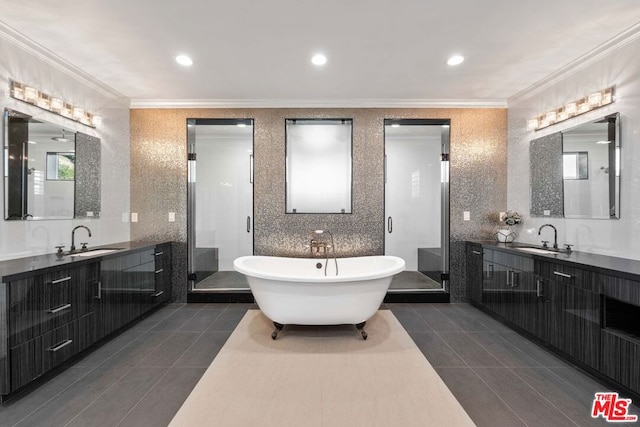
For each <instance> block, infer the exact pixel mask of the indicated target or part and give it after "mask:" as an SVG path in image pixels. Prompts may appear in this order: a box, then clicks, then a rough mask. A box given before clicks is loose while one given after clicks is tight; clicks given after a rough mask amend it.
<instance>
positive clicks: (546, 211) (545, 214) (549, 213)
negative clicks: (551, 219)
mask: <svg viewBox="0 0 640 427" xmlns="http://www.w3.org/2000/svg"><path fill="white" fill-rule="evenodd" d="M542 215H544V216H549V215H551V211H550V210H548V209H545V210H544V211H543V212H542Z"/></svg>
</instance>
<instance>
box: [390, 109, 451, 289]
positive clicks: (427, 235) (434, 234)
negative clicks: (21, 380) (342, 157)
mask: <svg viewBox="0 0 640 427" xmlns="http://www.w3.org/2000/svg"><path fill="white" fill-rule="evenodd" d="M449 127H450V121H449V120H442V119H403V120H397V119H386V120H385V122H384V145H385V221H386V223H385V225H384V226H385V255H395V256H398V257H400V258H402V259H404V260H405V262H406V269H405V271H404V272H403V273H401V274H399V275H397V276H395V277H394V280H393V282H392V283H391V287H390V289H389V292H390V293H402V292H416V291H418V292H422V291H443V290H446V288H447V286H448V280H449Z"/></svg>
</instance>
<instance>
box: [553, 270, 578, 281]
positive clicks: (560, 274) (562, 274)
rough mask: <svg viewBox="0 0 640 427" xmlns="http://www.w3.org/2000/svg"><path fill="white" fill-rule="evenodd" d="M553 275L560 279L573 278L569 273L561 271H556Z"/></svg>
mask: <svg viewBox="0 0 640 427" xmlns="http://www.w3.org/2000/svg"><path fill="white" fill-rule="evenodd" d="M553 274H555V275H556V276H560V277H566V278H567V279H571V278H572V277H573V276H572V275H570V274H567V273H561V272H559V271H554V272H553Z"/></svg>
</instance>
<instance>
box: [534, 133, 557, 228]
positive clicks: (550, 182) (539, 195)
mask: <svg viewBox="0 0 640 427" xmlns="http://www.w3.org/2000/svg"><path fill="white" fill-rule="evenodd" d="M529 159H530V162H531V166H530V167H529V171H530V172H529V173H530V177H531V178H530V182H531V188H530V190H531V211H530V214H531V216H545V217H557V218H562V217H563V216H564V185H563V176H562V133H560V132H556V133H552V134H551V135H547V136H543V137H542V138H537V139H534V140H532V141H531V144H530V145H529ZM545 211H549V214H547V215H545Z"/></svg>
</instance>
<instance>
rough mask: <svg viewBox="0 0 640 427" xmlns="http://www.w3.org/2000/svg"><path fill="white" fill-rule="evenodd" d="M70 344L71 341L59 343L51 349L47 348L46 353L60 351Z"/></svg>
mask: <svg viewBox="0 0 640 427" xmlns="http://www.w3.org/2000/svg"><path fill="white" fill-rule="evenodd" d="M72 342H73V340H66V341H64V342H61V343H60V344H57V345H54V346H53V347H49V348H48V349H47V351H51V352H53V353H55V352H56V351H58V350H62V349H63V348H65V347H66V346H68V345H70V344H71V343H72Z"/></svg>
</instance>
